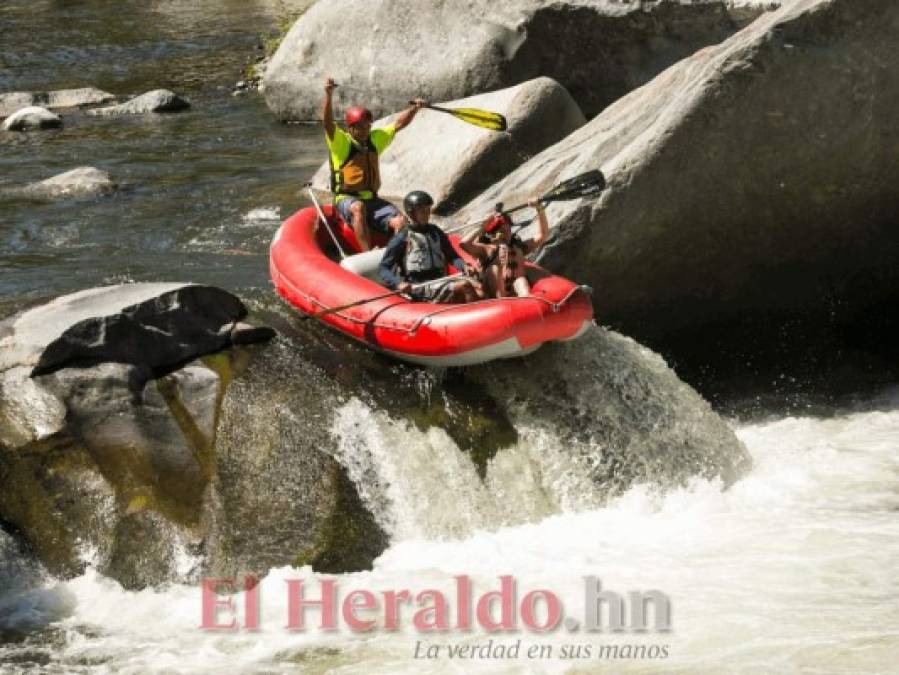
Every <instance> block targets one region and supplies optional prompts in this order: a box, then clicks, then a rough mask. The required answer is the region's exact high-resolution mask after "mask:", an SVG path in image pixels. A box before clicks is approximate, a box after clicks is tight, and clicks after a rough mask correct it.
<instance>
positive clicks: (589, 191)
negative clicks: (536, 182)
mask: <svg viewBox="0 0 899 675" xmlns="http://www.w3.org/2000/svg"><path fill="white" fill-rule="evenodd" d="M605 187H606V177H605V176H604V175H603V173H602V171H600V170H599V169H593V170H592V171H587V172H586V173H582V174H579V175H577V176H575V177H574V178H569V179H568V180H566V181H562V182H561V183H559V184H558V185H556V186H555V187H554V188H553V189H552V190H550V191H549V192H547V193H546V194H545V195H543V196H542V197H540V201H541V202H555V201H563V200H566V199H578V198H581V197H592V196H594V195H598V194H599V193H600V192H602V191H603V190H604V189H605Z"/></svg>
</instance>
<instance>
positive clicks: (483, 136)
mask: <svg viewBox="0 0 899 675" xmlns="http://www.w3.org/2000/svg"><path fill="white" fill-rule="evenodd" d="M440 105H441V106H446V107H450V108H478V109H482V110H490V111H493V112H497V113H500V114H502V115H504V116H505V117H506V121H507V123H508V129H507V131H505V132H496V131H489V130H486V129H482V128H480V127H477V126H474V125H471V124H466V123H464V122H461V121H459V120H458V119H456V118H455V117H453V116H452V115H448V114H446V113H440V112H436V111H430V110H422V111H421V112H419V113H418V116H417V117H416V119H415V121H414V122H413V123H412V124H411V125H410V126H409V127H407V128H406V129H403V131H402V133H399V134H397V136H396V140H394V142H393V143H392V144H391V146H390V148H389V149H388V150H387V151H386V152H385V153H384V155H383V156H382V158H381V162H380V166H381V190H380V194H381V195H382V196H384V197H388V198H402V197H403V195H405V194H406V193H407V192H408V191H409V190H411V189H413V188H415V189H422V190H426V191H427V192H429V193H430V194H431V196H432V197H433V198H434V201H435V208H436V210H437V211H438V212H448V211H453V210H455V209H456V208H458V207H459V206H460V205H461V204H463V203H465V201H467V200H469V199H471V198H472V197H473V196H474V195H476V194H477V193H479V192H481V191H482V190H483V189H484V188H485V187H486V186H488V185H491V184H492V183H493V182H495V181H497V180H499V179H500V178H502V177H503V176H505V175H506V174H507V173H508V172H509V171H511V170H512V169H514V168H515V167H516V166H518V165H519V164H521V163H522V162H524V161H526V160H527V159H529V158H530V157H533V156H534V155H536V154H537V153H538V152H540V151H541V150H543V149H544V148H546V147H547V146H549V145H552V144H553V143H555V142H556V141H558V140H561V139H562V138H564V137H565V136H568V135H569V134H570V133H571V132H573V131H574V130H575V129H577V128H578V127H580V126H581V125H583V124H584V121H585V120H584V115H583V113H581V111H580V109H579V108H578V106H577V104H576V103H575V102H574V100H573V99H572V98H571V96H570V95H569V94H568V92H567V91H565V89H564V88H562V87H561V86H560V85H559V84H558V83H556V82H554V81H552V80H550V79H549V78H546V77H541V78H538V79H536V80H531V81H529V82H525V83H524V84H520V85H518V86H516V87H510V88H508V89H502V90H500V91H495V92H491V93H489V94H480V95H478V96H472V97H470V98H465V99H460V100H458V101H450V102H447V103H441V104H440ZM392 119H393V117H391V118H388V119H387V120H383V121H381V122H379V124H386V123H387V122H388V121H390V120H392ZM328 180H329V164H328V162H327V161H326V162H325V163H324V164H322V167H321V168H320V169H319V171H318V172H317V173H316V174H315V177H314V178H313V184H314V186H315V187H317V188H319V189H322V190H325V189H327V188H328Z"/></svg>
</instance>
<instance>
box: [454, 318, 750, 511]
mask: <svg viewBox="0 0 899 675" xmlns="http://www.w3.org/2000/svg"><path fill="white" fill-rule="evenodd" d="M469 377H470V378H471V379H472V380H474V381H476V382H478V383H479V384H480V385H481V386H482V387H484V389H485V390H486V391H488V392H490V394H491V395H492V396H493V397H494V398H496V399H497V400H498V401H499V402H500V404H501V406H502V407H503V408H504V409H505V410H506V411H507V414H508V415H509V416H510V418H511V419H512V421H513V423H514V424H515V426H516V428H523V427H524V428H541V429H544V430H545V431H547V432H548V433H549V436H550V437H551V438H553V439H558V443H557V447H558V448H560V449H561V451H562V452H563V453H565V454H566V455H568V456H569V457H571V458H572V459H573V460H574V461H575V462H576V464H577V465H578V466H580V468H581V472H580V473H582V474H583V475H585V476H587V477H589V478H590V479H591V480H592V481H593V482H594V484H595V485H596V486H598V487H599V488H600V489H601V490H602V491H603V492H604V493H605V494H608V495H615V494H620V493H621V492H623V491H624V490H626V489H628V488H630V487H632V486H633V485H636V484H647V485H652V486H653V487H654V488H668V487H672V486H678V485H684V484H685V483H686V482H687V480H689V479H690V478H693V477H694V476H699V477H702V478H706V479H709V480H712V479H720V480H721V481H722V482H723V483H724V484H725V485H729V484H731V483H733V482H734V481H735V480H737V479H738V478H740V477H741V476H742V475H743V474H744V473H745V472H746V471H747V470H748V469H749V468H751V466H752V461H751V459H750V457H749V454H748V452H747V451H746V448H745V447H744V446H743V444H742V443H741V442H740V441H739V440H738V439H737V437H736V436H735V435H734V433H733V431H732V430H731V429H730V428H729V427H728V426H727V424H726V423H725V422H724V420H722V419H721V418H720V417H719V416H718V415H717V414H716V413H714V412H713V411H712V409H711V407H710V406H709V404H708V403H707V402H706V401H705V400H703V399H702V397H701V396H699V395H698V394H697V393H696V392H695V391H694V390H693V389H691V388H690V387H689V386H688V385H686V384H684V383H683V382H681V381H680V380H679V379H678V378H677V376H676V375H675V374H674V371H672V370H671V369H670V368H669V367H668V365H667V364H666V363H665V361H664V360H663V359H662V358H661V357H660V356H659V355H658V354H655V353H654V352H652V351H650V350H649V349H646V348H645V347H643V346H641V345H639V344H637V343H636V342H634V341H633V340H631V339H629V338H626V337H624V336H622V335H619V334H618V333H615V332H612V331H608V330H605V329H603V328H594V329H592V330H591V331H590V332H588V333H587V334H586V335H584V336H582V337H580V338H578V339H577V340H575V341H573V342H567V343H561V344H552V345H547V346H544V347H543V348H541V349H540V351H538V352H537V353H536V354H534V355H532V356H530V357H528V359H527V361H526V362H523V361H520V360H515V361H497V362H493V363H490V364H486V365H485V366H483V367H481V368H477V369H472V370H471V372H470V374H469Z"/></svg>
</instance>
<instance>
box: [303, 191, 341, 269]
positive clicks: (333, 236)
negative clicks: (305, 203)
mask: <svg viewBox="0 0 899 675" xmlns="http://www.w3.org/2000/svg"><path fill="white" fill-rule="evenodd" d="M306 190H307V191H308V192H309V198H310V199H311V200H312V203H313V204H315V210H316V211H317V212H318V217H319V219H320V220H321V221H322V224H323V225H324V226H325V229H326V230H327V231H328V234H330V235H331V239H333V240H334V245H335V246H336V247H337V251H338V253H340V257H341V259H344V258H346V251H344V250H343V247H342V246H341V245H340V242H339V241H338V240H337V235H336V234H334V230H332V229H331V226H330V225H329V224H328V219H327V218H325V212H324V211H322V207H321V205H320V204H319V203H318V199H316V198H315V193H314V192H313V191H312V183H306Z"/></svg>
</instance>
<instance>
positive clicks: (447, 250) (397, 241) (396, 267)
mask: <svg viewBox="0 0 899 675" xmlns="http://www.w3.org/2000/svg"><path fill="white" fill-rule="evenodd" d="M433 205H434V200H433V199H431V195H429V194H428V193H427V192H422V191H421V190H416V191H414V192H410V193H409V194H407V195H406V198H405V199H404V200H403V207H404V208H405V210H406V215H407V216H408V217H409V220H410V223H409V225H408V226H407V227H404V228H403V229H402V230H400V231H399V232H398V233H396V234H395V235H393V238H392V239H391V240H390V242H389V243H388V244H387V248H386V249H385V251H384V257H383V258H382V259H381V265H380V266H379V267H378V276H380V277H381V279H382V280H383V282H384V284H385V285H386V286H387V287H388V288H390V289H395V290H398V291H401V292H403V293H408V294H410V295H412V297H413V299H415V300H423V301H426V302H441V303H449V302H471V301H472V300H477V299H479V297H481V293H480V285H479V284H478V283H477V282H475V281H473V280H471V279H465V278H451V279H444V278H443V277H446V276H447V274H448V272H447V264H451V265H452V266H453V267H455V268H456V269H457V270H460V271H461V270H463V269H465V263H464V262H463V260H462V258H461V257H460V256H459V254H458V253H457V252H456V250H455V249H454V248H453V245H452V244H451V243H450V240H449V238H448V237H447V236H446V233H445V232H444V231H443V230H441V229H440V228H439V227H437V226H436V225H432V224H431V222H430V219H431V207H432V206H433ZM435 279H438V280H439V281H435V283H433V284H423V282H427V281H432V280H435ZM413 284H416V285H420V286H419V287H418V288H414V289H413Z"/></svg>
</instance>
